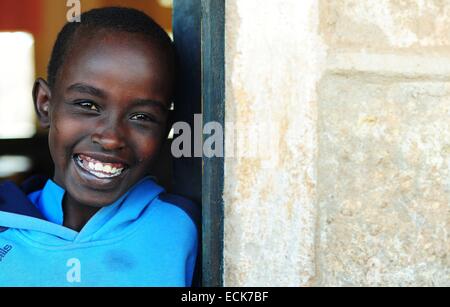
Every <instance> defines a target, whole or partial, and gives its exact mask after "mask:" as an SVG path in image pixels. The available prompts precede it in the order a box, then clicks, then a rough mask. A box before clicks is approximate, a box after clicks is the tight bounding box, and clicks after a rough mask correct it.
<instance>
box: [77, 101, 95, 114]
mask: <svg viewBox="0 0 450 307" xmlns="http://www.w3.org/2000/svg"><path fill="white" fill-rule="evenodd" d="M77 105H79V106H80V107H82V108H84V109H88V110H90V111H96V112H98V111H99V109H98V107H97V106H96V105H95V104H94V103H93V102H90V101H81V102H77Z"/></svg>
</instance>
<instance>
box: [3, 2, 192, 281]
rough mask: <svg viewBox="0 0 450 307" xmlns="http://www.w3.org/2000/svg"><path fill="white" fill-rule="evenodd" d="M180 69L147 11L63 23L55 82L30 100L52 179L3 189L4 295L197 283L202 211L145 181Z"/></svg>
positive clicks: (53, 64)
mask: <svg viewBox="0 0 450 307" xmlns="http://www.w3.org/2000/svg"><path fill="white" fill-rule="evenodd" d="M175 70H176V68H175V52H174V48H173V45H172V42H171V40H170V38H169V37H168V36H167V34H166V33H165V32H164V31H163V30H162V29H161V28H160V27H159V26H158V25H157V24H156V23H155V22H154V21H153V20H152V19H150V18H149V17H148V16H147V15H145V14H143V13H142V12H139V11H137V10H134V9H126V8H102V9H96V10H92V11H89V12H87V13H84V14H83V15H82V16H81V23H68V24H66V26H65V27H64V28H63V29H62V31H61V32H60V34H59V36H58V39H57V41H56V43H55V47H54V49H53V52H52V57H51V60H50V63H49V67H48V83H47V82H46V81H45V80H43V79H38V80H37V81H36V83H35V87H34V90H33V97H34V102H35V109H36V112H37V115H38V118H39V121H40V123H41V125H42V126H43V127H45V128H48V129H49V138H48V139H49V147H50V153H51V156H52V159H53V161H54V164H55V173H54V177H53V179H52V180H46V181H44V182H42V183H39V181H36V180H35V179H33V180H31V181H29V182H28V183H26V184H24V186H22V187H21V188H19V187H16V186H14V185H13V184H12V183H5V184H3V185H1V186H0V231H2V232H1V233H0V246H4V245H8V246H11V249H10V250H9V251H8V254H7V255H5V257H3V259H2V261H1V262H0V285H2V286H73V285H80V286H190V285H191V282H192V276H193V271H194V266H195V261H196V256H197V245H198V240H197V235H198V233H197V229H196V226H195V222H194V221H195V217H194V216H193V215H192V214H191V211H192V210H193V209H194V208H193V207H192V206H191V204H189V203H188V202H186V201H185V200H184V199H181V198H179V197H171V196H168V195H167V194H165V193H164V190H163V189H162V188H161V187H159V186H158V185H157V184H156V183H155V182H154V181H152V180H151V179H150V177H148V176H149V169H150V168H151V166H152V165H153V164H154V163H155V158H156V156H157V154H158V153H159V150H160V148H161V145H162V143H163V141H164V139H165V138H166V136H167V132H168V130H169V127H170V126H169V117H170V105H171V102H172V96H173V92H174V86H175ZM74 259H75V260H76V261H74ZM74 263H75V264H76V265H74ZM74 276H75V277H76V278H74Z"/></svg>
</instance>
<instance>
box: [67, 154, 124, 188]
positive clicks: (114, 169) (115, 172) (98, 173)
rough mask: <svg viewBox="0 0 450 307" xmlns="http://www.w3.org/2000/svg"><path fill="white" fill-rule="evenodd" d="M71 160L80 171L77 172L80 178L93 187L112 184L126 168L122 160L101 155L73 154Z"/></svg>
mask: <svg viewBox="0 0 450 307" xmlns="http://www.w3.org/2000/svg"><path fill="white" fill-rule="evenodd" d="M73 160H74V162H75V164H76V165H77V166H78V167H79V168H80V170H82V172H79V174H80V175H81V177H82V178H83V179H85V180H86V181H88V182H89V184H95V185H98V184H101V185H104V184H105V183H107V182H112V180H113V179H115V178H117V177H120V176H121V175H122V174H123V172H124V171H126V169H127V168H128V164H127V163H126V162H124V161H123V160H121V159H119V158H116V157H113V156H107V155H103V154H85V153H83V154H75V155H74V157H73Z"/></svg>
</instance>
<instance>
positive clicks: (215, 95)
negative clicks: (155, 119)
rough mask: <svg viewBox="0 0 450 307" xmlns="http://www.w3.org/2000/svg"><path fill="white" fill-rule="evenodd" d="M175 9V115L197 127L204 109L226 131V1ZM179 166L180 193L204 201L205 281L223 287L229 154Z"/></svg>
mask: <svg viewBox="0 0 450 307" xmlns="http://www.w3.org/2000/svg"><path fill="white" fill-rule="evenodd" d="M173 8H174V15H173V29H174V40H175V44H176V46H177V50H178V54H179V59H180V91H179V92H178V94H177V97H176V99H177V101H176V105H177V106H179V107H177V108H178V110H177V116H176V117H177V118H176V119H177V120H183V121H186V122H188V123H189V124H190V125H191V127H194V126H193V114H194V113H202V114H203V124H205V123H207V122H211V121H215V122H218V123H220V124H221V125H222V128H223V129H224V130H223V131H225V53H224V51H225V0H174V6H173ZM206 137H208V136H203V139H205V138H206ZM223 148H224V147H223ZM174 167H175V172H174V173H175V176H176V177H175V192H177V193H178V194H182V195H185V196H188V197H190V198H191V199H193V200H201V202H202V255H201V261H202V286H204V287H220V286H223V231H224V229H223V218H224V211H223V198H222V195H223V186H224V185H223V181H224V158H223V157H213V158H205V157H203V158H201V159H200V158H183V159H178V160H176V161H174ZM199 194H201V195H199Z"/></svg>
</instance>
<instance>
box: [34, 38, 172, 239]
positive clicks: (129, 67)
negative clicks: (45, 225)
mask: <svg viewBox="0 0 450 307" xmlns="http://www.w3.org/2000/svg"><path fill="white" fill-rule="evenodd" d="M84 34H85V33H84ZM75 41H76V44H74V47H73V48H72V49H71V50H70V52H69V53H68V54H67V55H66V58H65V61H64V63H63V65H62V67H60V68H59V71H58V75H57V78H56V82H55V84H54V86H53V88H52V89H50V87H49V86H48V84H47V83H46V82H45V81H44V80H43V79H38V80H37V81H36V83H35V88H34V90H33V97H34V102H35V109H36V112H37V114H38V118H39V121H40V123H41V126H42V127H44V128H48V129H49V146H50V153H51V155H52V158H53V161H54V163H55V173H54V177H53V180H54V181H55V182H56V183H57V184H58V185H60V186H61V187H62V188H64V189H65V191H66V194H65V196H64V200H63V211H64V222H63V225H64V226H66V227H68V228H71V229H73V230H76V231H80V230H81V229H82V228H83V227H84V225H85V224H86V223H87V222H88V221H89V219H90V218H91V217H92V216H93V215H94V214H95V213H96V212H97V211H98V210H100V209H101V208H102V207H105V206H108V205H110V204H112V203H114V202H115V201H116V200H117V199H119V198H120V197H121V196H122V195H124V194H125V193H126V192H127V191H128V190H129V189H130V188H131V187H132V186H133V185H135V184H136V183H138V182H139V181H140V180H141V179H142V178H144V177H145V176H146V175H148V172H149V169H150V168H151V166H152V164H153V162H154V161H155V158H156V157H157V155H158V153H159V151H160V148H161V145H162V142H163V141H164V140H165V138H166V135H167V132H168V130H169V129H168V128H169V123H168V122H169V121H170V114H169V113H170V111H169V107H170V103H171V99H172V92H173V84H174V74H173V64H172V62H171V61H170V59H169V57H168V52H167V51H165V50H162V48H161V47H159V46H158V45H157V44H155V43H154V42H152V41H151V40H149V39H148V38H147V37H144V36H142V35H141V34H131V33H126V32H114V31H111V30H101V31H98V32H96V33H95V34H92V33H91V34H90V35H83V33H82V30H79V31H78V33H76V37H75ZM86 156H87V157H91V158H94V159H96V160H97V161H101V162H102V163H105V165H106V163H111V165H118V166H117V167H119V166H120V167H122V166H123V171H122V173H121V174H120V175H118V176H116V177H114V178H99V177H97V176H95V175H93V174H92V173H90V172H88V171H86V169H83V168H82V167H80V165H79V164H77V157H86Z"/></svg>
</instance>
